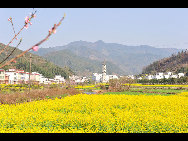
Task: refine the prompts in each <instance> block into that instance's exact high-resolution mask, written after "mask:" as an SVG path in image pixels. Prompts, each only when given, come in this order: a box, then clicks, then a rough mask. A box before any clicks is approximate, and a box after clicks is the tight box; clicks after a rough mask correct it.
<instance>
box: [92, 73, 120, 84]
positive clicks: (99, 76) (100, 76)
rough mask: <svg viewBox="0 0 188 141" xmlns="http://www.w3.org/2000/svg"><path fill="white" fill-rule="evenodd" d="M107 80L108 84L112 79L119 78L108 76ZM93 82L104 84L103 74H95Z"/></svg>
mask: <svg viewBox="0 0 188 141" xmlns="http://www.w3.org/2000/svg"><path fill="white" fill-rule="evenodd" d="M105 78H106V79H105V80H106V82H108V81H109V80H110V79H118V76H117V75H106V76H105ZM92 80H93V81H95V82H96V83H100V82H103V74H99V73H93V75H92Z"/></svg>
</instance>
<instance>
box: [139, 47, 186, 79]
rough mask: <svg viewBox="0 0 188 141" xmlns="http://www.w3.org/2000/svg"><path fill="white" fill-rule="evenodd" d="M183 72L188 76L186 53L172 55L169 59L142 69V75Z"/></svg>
mask: <svg viewBox="0 0 188 141" xmlns="http://www.w3.org/2000/svg"><path fill="white" fill-rule="evenodd" d="M168 71H170V72H174V73H179V72H183V73H186V74H187V75H188V52H187V51H181V52H178V53H177V54H172V55H171V56H170V57H167V58H163V59H161V60H159V61H155V62H153V63H152V64H150V65H148V66H147V67H145V68H144V69H143V72H142V73H144V74H149V73H150V74H154V73H156V72H168Z"/></svg>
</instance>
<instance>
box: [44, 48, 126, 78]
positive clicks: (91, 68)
mask: <svg viewBox="0 0 188 141" xmlns="http://www.w3.org/2000/svg"><path fill="white" fill-rule="evenodd" d="M43 57H44V58H46V59H47V60H49V61H52V62H54V63H55V64H57V65H59V66H61V67H64V66H69V67H70V68H71V70H74V72H75V73H76V74H77V75H84V76H87V75H92V72H97V73H101V72H102V62H101V61H98V60H91V59H87V58H85V57H81V56H78V55H76V54H74V53H72V52H71V51H70V50H68V49H65V50H61V51H55V52H53V53H48V54H46V55H44V56H43ZM106 64H107V73H108V74H122V73H123V71H122V70H121V69H118V66H116V65H114V64H112V63H111V62H109V61H106Z"/></svg>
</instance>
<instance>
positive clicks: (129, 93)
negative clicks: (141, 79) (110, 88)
mask: <svg viewBox="0 0 188 141" xmlns="http://www.w3.org/2000/svg"><path fill="white" fill-rule="evenodd" d="M103 94H125V95H163V96H169V95H170V94H162V93H159V94H156V93H142V92H131V91H125V92H106V93H103Z"/></svg>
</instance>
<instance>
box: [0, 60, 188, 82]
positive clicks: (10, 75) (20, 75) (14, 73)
mask: <svg viewBox="0 0 188 141" xmlns="http://www.w3.org/2000/svg"><path fill="white" fill-rule="evenodd" d="M184 76H185V74H184V73H178V74H174V73H172V72H166V73H163V72H159V73H156V74H155V75H150V74H145V75H142V76H139V77H138V76H136V75H126V76H117V75H107V74H106V64H105V62H103V63H102V73H93V74H92V76H90V77H86V76H77V75H72V76H69V81H70V82H71V83H74V84H76V83H83V82H88V81H89V80H91V81H93V82H94V83H108V82H109V80H110V79H119V78H121V77H127V78H129V79H138V80H142V79H147V80H151V79H157V80H159V79H164V78H165V79H169V78H181V77H184ZM29 77H30V78H29ZM29 79H30V81H31V82H34V83H36V84H52V83H56V84H61V83H65V82H66V80H65V78H64V77H62V76H61V75H55V77H54V78H45V77H44V76H43V75H42V74H40V73H38V72H31V73H29V72H24V70H19V69H8V70H6V71H5V70H4V69H0V84H28V83H29Z"/></svg>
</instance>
